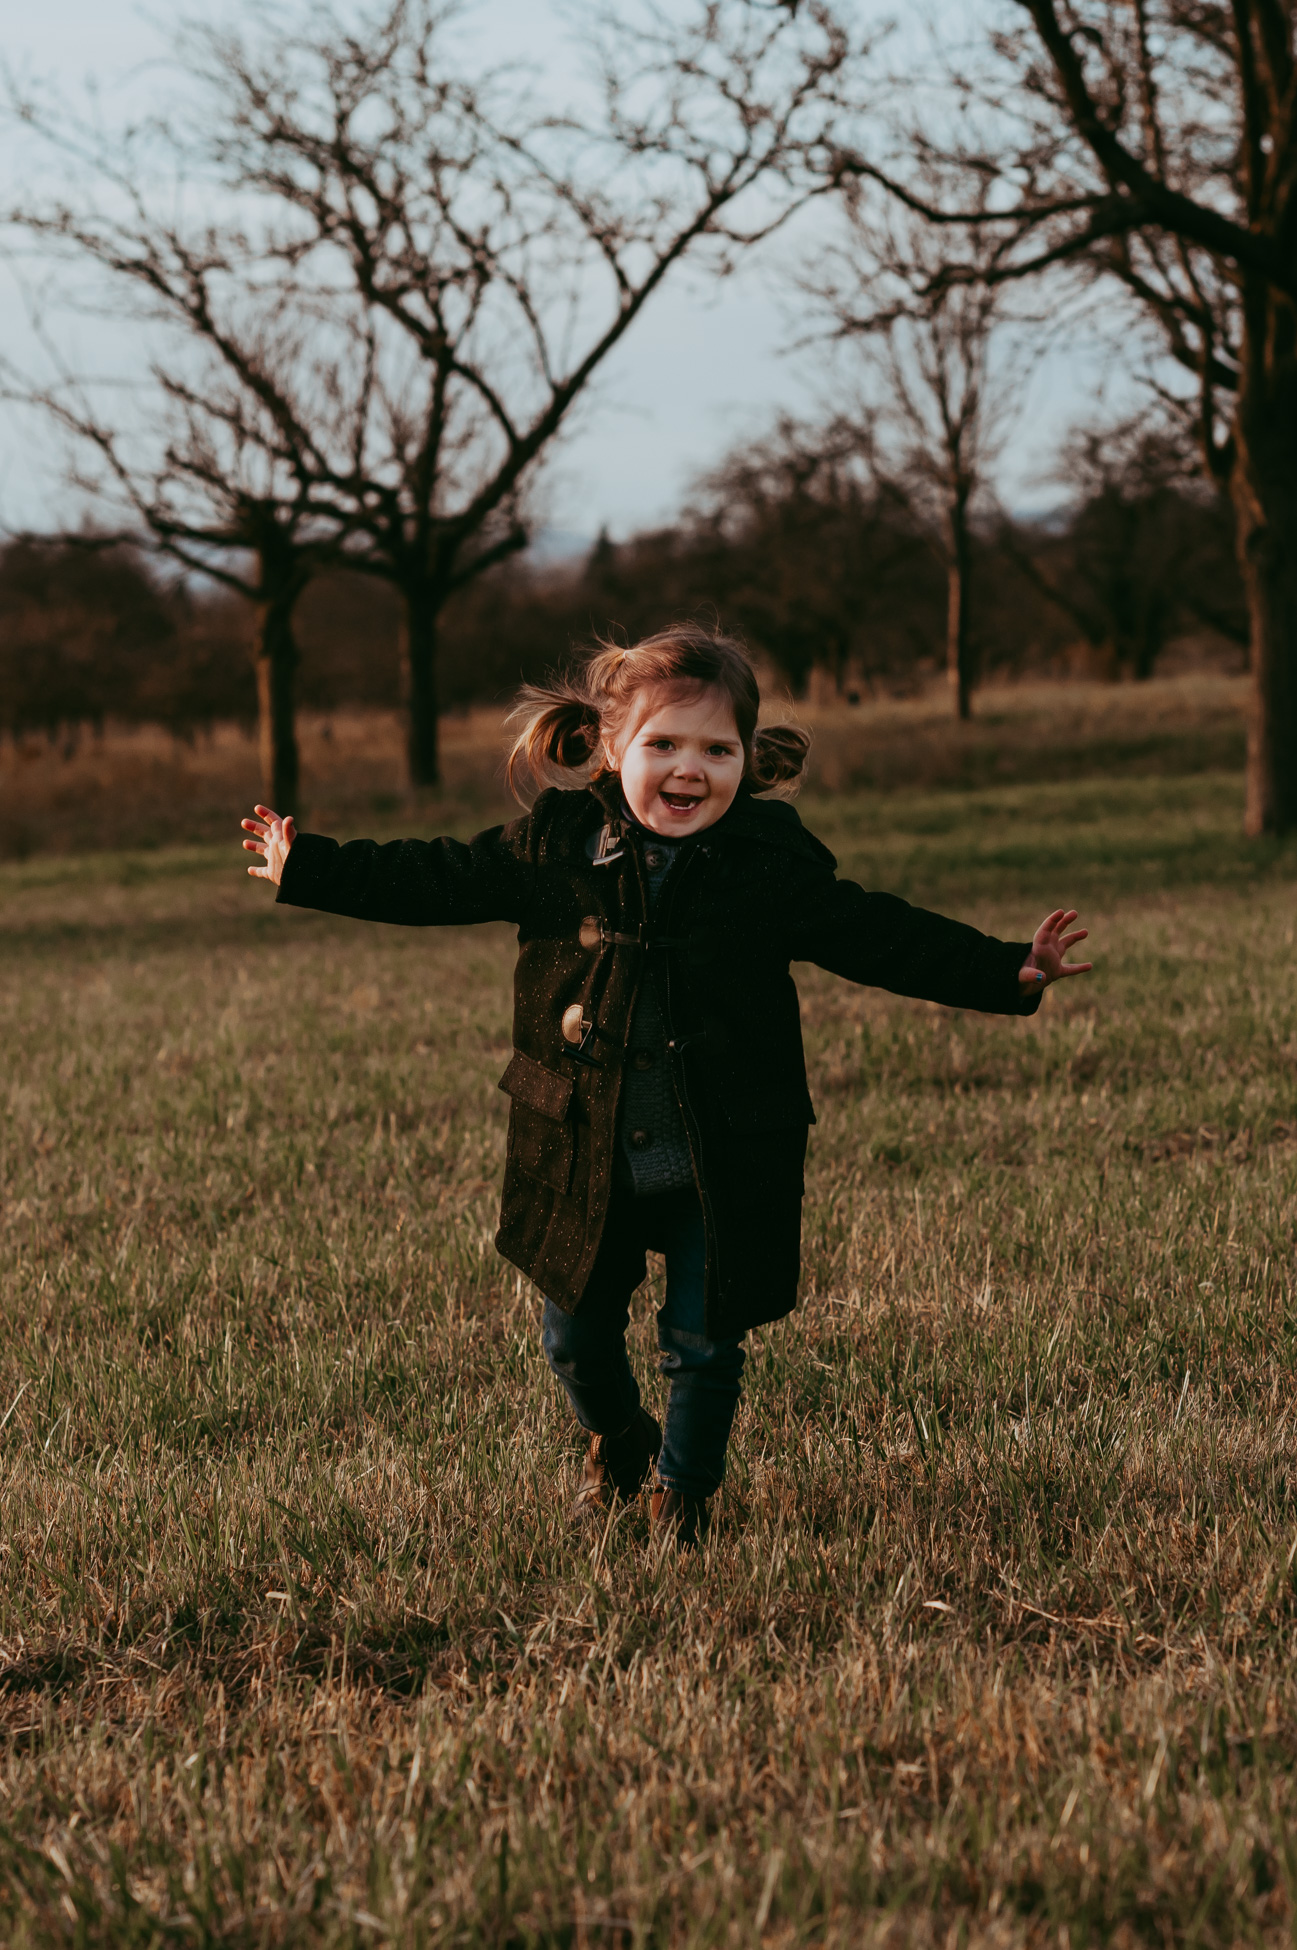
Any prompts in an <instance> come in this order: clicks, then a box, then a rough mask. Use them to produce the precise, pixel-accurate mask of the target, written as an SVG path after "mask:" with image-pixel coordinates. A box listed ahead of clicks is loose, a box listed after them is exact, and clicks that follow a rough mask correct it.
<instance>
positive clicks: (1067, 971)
mask: <svg viewBox="0 0 1297 1950" xmlns="http://www.w3.org/2000/svg"><path fill="white" fill-rule="evenodd" d="M1093 967H1094V963H1093V962H1092V961H1065V962H1064V963H1063V966H1062V967H1061V968H1060V969H1059V971H1058V974H1059V980H1060V981H1061V980H1062V978H1063V976H1064V975H1088V974H1089V973H1090V970H1091V969H1092V968H1093Z"/></svg>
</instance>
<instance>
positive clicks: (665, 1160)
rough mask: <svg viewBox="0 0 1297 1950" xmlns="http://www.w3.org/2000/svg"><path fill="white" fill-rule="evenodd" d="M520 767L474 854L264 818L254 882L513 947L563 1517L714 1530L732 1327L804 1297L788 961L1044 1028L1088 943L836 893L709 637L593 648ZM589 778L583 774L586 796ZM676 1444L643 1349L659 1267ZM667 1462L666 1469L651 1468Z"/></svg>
mask: <svg viewBox="0 0 1297 1950" xmlns="http://www.w3.org/2000/svg"><path fill="white" fill-rule="evenodd" d="M520 709H521V712H522V715H523V717H524V720H525V722H524V723H523V728H522V731H521V734H520V736H519V737H518V739H517V742H516V743H515V745H514V747H513V751H512V753H511V755H510V760H509V779H510V784H511V785H513V784H514V783H515V781H516V779H517V777H518V775H519V773H520V772H521V771H523V770H524V769H525V770H526V771H527V772H529V773H530V774H531V775H532V777H533V778H535V779H536V780H537V782H540V781H541V780H544V779H545V778H546V777H552V776H553V775H554V774H555V773H557V775H558V776H559V778H561V779H562V780H563V781H564V783H563V785H562V786H561V787H560V788H559V789H557V790H556V789H553V788H551V789H547V790H544V791H542V792H541V793H540V796H539V797H538V798H537V799H536V801H535V803H534V805H533V806H532V808H531V811H530V812H529V813H527V814H526V815H525V816H524V817H523V818H521V819H516V820H514V821H513V822H512V823H511V824H510V825H507V826H497V827H495V828H493V829H492V830H491V831H490V832H486V833H480V834H479V835H478V836H477V838H476V839H473V840H470V841H469V842H468V843H467V844H463V843H461V842H460V841H458V840H450V839H439V840H430V841H422V840H398V841H394V842H393V843H392V844H390V845H387V846H379V845H376V844H375V843H374V842H373V841H372V840H356V841H352V842H351V843H350V844H348V845H346V846H339V845H338V844H337V842H336V841H334V840H329V839H321V838H318V837H317V836H315V835H313V834H310V833H301V834H298V833H296V832H295V831H294V827H293V821H292V820H291V818H289V819H282V820H281V819H280V818H279V817H278V815H277V814H275V813H274V812H272V811H271V810H270V809H269V808H268V807H266V806H258V807H257V809H256V810H257V814H258V817H257V818H256V819H245V820H244V821H243V825H244V827H245V829H246V830H247V831H248V832H249V833H251V834H253V835H254V836H255V837H253V838H252V839H248V840H245V841H244V843H243V844H244V846H245V847H247V848H248V849H249V850H250V851H253V852H256V853H259V854H261V855H263V856H264V865H261V866H252V867H250V868H249V869H248V871H249V872H250V873H252V874H254V875H256V876H259V877H260V878H261V879H264V880H271V881H274V882H275V883H276V885H277V886H278V888H279V899H280V900H281V901H286V902H288V903H290V904H292V905H295V906H298V907H313V908H320V909H323V910H324V911H325V912H326V913H330V914H347V915H354V916H355V917H356V918H357V919H362V920H369V921H393V922H401V923H404V924H406V925H407V926H414V927H420V926H435V925H438V924H441V925H458V924H462V923H464V922H467V921H513V922H515V923H516V924H517V927H518V942H519V954H518V966H517V973H516V977H515V981H514V1032H513V1041H514V1054H513V1058H512V1060H511V1062H510V1064H509V1067H508V1068H507V1069H506V1071H505V1073H504V1075H503V1077H502V1078H501V1079H500V1088H501V1089H502V1090H504V1091H506V1092H507V1093H508V1096H509V1098H510V1100H511V1108H510V1114H509V1141H508V1154H507V1159H506V1163H505V1176H504V1192H503V1200H502V1209H501V1214H500V1230H499V1233H498V1235H497V1238H496V1244H497V1246H498V1248H499V1250H500V1252H501V1253H503V1254H504V1256H505V1258H506V1259H509V1260H512V1262H513V1263H514V1265H515V1266H519V1267H521V1268H522V1270H523V1272H524V1273H526V1274H528V1275H529V1277H530V1278H531V1279H532V1280H534V1281H535V1283H536V1285H537V1286H538V1287H539V1288H540V1290H541V1292H542V1293H543V1294H544V1295H545V1296H546V1299H545V1304H544V1316H543V1324H542V1344H543V1347H544V1350H545V1357H546V1359H547V1360H548V1362H549V1364H550V1367H551V1368H552V1369H553V1371H554V1373H555V1375H556V1376H557V1377H558V1379H559V1381H560V1382H561V1383H562V1386H563V1388H564V1389H565V1391H566V1393H567V1396H568V1399H569V1401H570V1402H571V1404H572V1408H573V1411H574V1413H575V1415H576V1418H577V1421H578V1422H579V1423H580V1424H581V1426H582V1428H583V1429H585V1430H586V1431H588V1433H589V1436H590V1442H589V1447H588V1450H587V1453H586V1457H585V1465H584V1473H583V1476H582V1480H581V1485H580V1488H579V1490H578V1493H577V1497H576V1502H575V1505H574V1506H573V1516H574V1517H575V1518H577V1519H580V1520H590V1519H592V1518H593V1519H595V1520H597V1521H599V1522H603V1521H604V1520H605V1519H606V1514H607V1512H608V1510H609V1509H610V1508H611V1506H612V1505H613V1504H614V1502H616V1501H618V1500H622V1499H629V1498H632V1497H634V1496H636V1495H638V1493H639V1492H640V1491H641V1490H642V1489H643V1488H644V1486H645V1484H646V1483H648V1482H649V1479H650V1477H651V1476H653V1477H654V1482H653V1488H652V1496H651V1499H650V1508H651V1516H652V1522H653V1526H654V1529H655V1531H657V1532H659V1533H660V1534H662V1535H664V1536H666V1537H668V1538H670V1539H674V1540H676V1541H678V1542H680V1543H682V1544H685V1545H688V1544H692V1543H693V1542H695V1541H696V1540H697V1539H698V1538H699V1537H700V1536H701V1535H702V1533H703V1531H704V1530H705V1528H706V1520H707V1504H708V1499H709V1497H710V1496H711V1495H712V1493H713V1492H714V1491H715V1490H716V1489H717V1488H718V1487H719V1485H720V1482H721V1478H722V1476H723V1474H724V1469H725V1450H726V1445H727V1443H728V1440H729V1434H730V1426H731V1423H732V1422H733V1419H734V1412H735V1409H736V1407H737V1404H738V1398H739V1378H740V1375H741V1374H742V1370H743V1361H744V1351H743V1346H742V1342H743V1336H744V1334H745V1332H746V1331H747V1329H748V1328H750V1327H756V1326H758V1325H760V1324H761V1323H762V1322H764V1321H770V1320H778V1319H779V1318H780V1317H781V1316H782V1315H784V1314H786V1313H788V1312H790V1310H791V1309H792V1307H793V1306H794V1305H795V1303H796V1298H797V1280H798V1270H799V1257H800V1243H801V1201H802V1191H803V1184H802V1166H803V1161H804V1158H805V1154H806V1140H807V1127H808V1126H809V1125H810V1124H811V1123H813V1121H814V1116H815V1113H814V1111H813V1110H812V1108H811V1100H810V1096H809V1093H808V1091H807V1087H806V1069H805V1064H804V1060H803V1056H802V1037H801V1022H800V1016H799V1011H798V1000H797V990H796V988H795V986H794V984H793V980H792V977H791V975H790V973H789V964H790V962H794V961H813V962H818V963H819V964H820V966H821V967H822V968H828V969H832V970H833V971H834V972H835V973H836V974H839V975H843V976H845V977H846V978H847V980H848V981H853V982H864V983H870V984H873V985H874V986H876V987H878V988H884V989H890V990H892V991H893V992H895V993H897V994H900V995H914V996H922V997H925V998H926V999H927V1000H929V1001H932V1002H941V1003H945V1004H946V1005H947V1006H948V1007H951V1008H961V1009H983V1010H990V1011H993V1012H997V1013H1000V1014H1003V1015H1030V1014H1032V1013H1033V1012H1034V1010H1035V1009H1036V1008H1037V1007H1038V1005H1039V1002H1040V997H1041V994H1042V992H1043V991H1044V989H1045V988H1046V987H1048V985H1049V984H1050V983H1051V982H1055V981H1058V980H1059V979H1060V978H1061V977H1063V976H1067V975H1079V974H1081V973H1083V972H1084V970H1085V969H1087V968H1089V966H1090V964H1089V963H1088V962H1084V963H1079V964H1073V965H1068V964H1066V963H1065V961H1064V955H1065V954H1066V952H1067V950H1068V949H1069V948H1070V947H1071V946H1072V944H1073V943H1075V942H1077V941H1080V940H1082V939H1083V938H1084V935H1085V930H1084V929H1081V928H1078V929H1076V930H1074V931H1071V932H1069V929H1070V928H1071V924H1072V922H1073V921H1074V920H1075V919H1076V915H1075V913H1074V912H1070V911H1069V912H1065V911H1063V910H1062V909H1058V910H1056V911H1055V912H1054V913H1052V914H1051V915H1050V916H1049V918H1048V919H1047V920H1046V921H1044V922H1042V924H1041V926H1040V928H1039V929H1038V930H1037V932H1036V937H1035V940H1034V941H1032V942H1029V943H1028V942H1005V941H996V940H993V939H992V938H991V937H990V936H988V935H984V934H979V933H978V932H977V930H976V929H975V928H970V927H966V926H964V925H963V924H962V923H960V922H958V921H949V920H945V919H943V918H942V916H940V915H937V914H929V913H926V912H924V910H923V909H921V908H916V907H910V906H908V905H907V904H906V903H905V902H904V901H903V900H900V899H898V898H897V897H896V896H894V895H891V894H871V893H866V892H865V891H864V889H863V888H861V887H859V886H857V885H855V883H854V882H852V881H846V880H838V879H837V878H836V877H835V862H834V859H833V855H832V854H831V853H830V852H829V851H828V849H827V847H824V846H822V845H821V844H820V842H819V841H818V840H817V839H814V838H813V837H812V836H811V834H810V833H808V832H807V831H806V829H805V827H804V826H803V825H802V823H801V821H800V820H799V818H798V817H797V814H796V813H795V812H794V811H793V809H792V807H791V806H789V805H786V804H783V803H781V802H780V801H779V800H778V799H769V798H761V797H758V796H757V795H758V794H761V793H765V792H767V791H769V790H770V789H771V788H774V789H776V790H778V789H780V788H783V789H785V790H786V789H788V788H790V787H792V786H793V785H794V784H795V783H796V781H797V780H798V779H799V778H800V776H801V773H802V768H803V766H804V764H805V760H806V751H807V746H808V743H809V740H808V739H807V736H806V734H805V733H804V732H802V731H799V730H796V729H794V728H792V727H789V726H772V727H769V728H767V729H764V730H761V731H758V729H757V709H758V695H757V685H756V679H755V677H754V674H753V670H752V665H751V663H750V662H749V660H748V658H747V656H746V654H745V652H744V651H743V650H742V649H741V648H740V647H739V645H737V644H736V643H733V642H731V641H730V640H729V639H727V638H726V637H723V636H719V635H712V634H710V633H709V632H707V631H705V630H703V629H701V628H698V627H696V626H692V625H689V626H685V627H682V628H678V629H672V630H667V631H664V632H663V633H662V634H661V635H658V636H653V637H649V638H648V639H646V641H644V642H642V643H638V644H636V645H634V646H633V647H632V648H630V649H616V648H611V649H610V648H605V649H602V650H601V651H600V652H599V653H598V654H596V655H594V656H593V657H592V658H591V659H590V661H589V662H588V663H587V664H586V666H585V668H584V669H583V671H582V672H581V674H580V676H579V677H577V678H576V679H575V680H573V681H571V682H567V683H555V684H552V685H550V686H548V687H547V688H544V689H541V690H530V689H529V690H527V691H526V692H524V694H523V704H522V706H521V707H520ZM583 779H584V781H585V782H584V783H583V782H582V781H583ZM650 1251H653V1252H660V1253H663V1254H664V1255H665V1258H666V1298H665V1303H664V1305H663V1307H662V1310H661V1312H660V1313H659V1314H658V1317H657V1332H658V1346H659V1348H660V1350H661V1368H662V1371H663V1372H664V1373H665V1374H667V1375H668V1376H669V1377H670V1385H669V1389H668V1397H667V1410H666V1420H665V1426H664V1427H659V1425H658V1423H657V1421H656V1420H655V1419H654V1417H653V1416H652V1415H651V1414H650V1413H649V1412H648V1410H647V1409H646V1408H644V1407H643V1406H642V1405H641V1401H640V1391H639V1386H638V1384H637V1382H636V1379H635V1376H634V1374H633V1372H632V1371H631V1367H630V1364H629V1362H628V1360H627V1357H626V1344H625V1333H626V1327H627V1324H628V1320H629V1310H630V1300H631V1295H632V1294H633V1293H634V1291H635V1289H636V1287H638V1286H639V1285H640V1283H641V1281H642V1280H643V1279H644V1277H645V1273H646V1265H645V1254H646V1253H648V1252H650ZM655 1466H656V1467H655Z"/></svg>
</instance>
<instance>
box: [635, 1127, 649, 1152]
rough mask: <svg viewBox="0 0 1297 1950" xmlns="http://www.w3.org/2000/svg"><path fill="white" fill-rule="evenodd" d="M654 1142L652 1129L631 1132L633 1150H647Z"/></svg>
mask: <svg viewBox="0 0 1297 1950" xmlns="http://www.w3.org/2000/svg"><path fill="white" fill-rule="evenodd" d="M652 1142H653V1133H652V1131H632V1132H631V1134H630V1143H631V1150H632V1151H647V1150H648V1148H649V1146H650V1144H652Z"/></svg>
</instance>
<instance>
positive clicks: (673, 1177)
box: [618, 832, 694, 1198]
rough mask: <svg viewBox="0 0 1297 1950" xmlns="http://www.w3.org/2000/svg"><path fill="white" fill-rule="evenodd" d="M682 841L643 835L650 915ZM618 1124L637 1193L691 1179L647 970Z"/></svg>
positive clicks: (625, 1168) (624, 1164) (670, 1188)
mask: <svg viewBox="0 0 1297 1950" xmlns="http://www.w3.org/2000/svg"><path fill="white" fill-rule="evenodd" d="M681 844H682V842H680V841H678V840H677V841H672V840H664V839H661V838H660V837H659V836H658V835H657V834H656V833H653V832H645V834H644V877H645V880H646V882H647V886H648V901H649V913H650V915H651V914H652V913H653V912H654V911H655V910H656V908H657V906H658V903H659V899H660V896H661V893H662V889H663V888H664V887H665V885H666V883H667V880H668V878H669V876H670V873H671V869H672V867H673V865H674V863H675V858H676V854H677V853H678V851H679V849H680V846H681ZM619 1124H620V1130H619V1134H618V1135H619V1138H620V1144H619V1152H620V1163H621V1168H622V1169H621V1175H622V1176H623V1178H628V1179H629V1182H630V1184H631V1185H633V1186H634V1189H635V1195H636V1197H637V1198H647V1197H650V1196H651V1195H652V1194H654V1193H656V1192H675V1191H681V1190H683V1189H684V1188H685V1187H686V1186H688V1185H692V1184H693V1182H694V1168H693V1158H692V1156H691V1153H690V1150H689V1136H688V1133H687V1131H686V1130H685V1121H684V1117H683V1115H682V1113H681V1110H680V1100H679V1098H678V1097H677V1095H676V1086H675V1079H674V1077H673V1076H672V1074H671V1053H670V1051H669V1050H668V1048H667V1034H666V1024H665V1022H664V1021H663V1019H662V1004H661V999H660V997H659V995H658V992H657V987H656V985H655V983H654V980H653V975H652V972H651V971H646V972H645V975H644V979H643V981H642V983H641V984H640V991H639V997H638V999H637V1001H636V1004H635V1010H634V1014H633V1015H632V1017H631V1025H630V1036H629V1039H628V1041H627V1046H626V1070H625V1074H624V1077H623V1079H622V1092H621V1109H620V1113H619Z"/></svg>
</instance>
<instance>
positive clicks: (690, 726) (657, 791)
mask: <svg viewBox="0 0 1297 1950" xmlns="http://www.w3.org/2000/svg"><path fill="white" fill-rule="evenodd" d="M604 755H605V758H606V760H607V763H608V765H609V766H610V767H611V769H612V770H613V771H614V772H618V773H620V775H621V789H622V792H623V793H624V795H625V798H626V804H627V805H628V806H629V807H630V809H631V811H632V812H633V813H634V815H635V817H636V819H638V821H639V822H640V824H641V826H647V827H649V828H650V830H651V831H652V832H654V833H663V834H669V835H670V836H671V837H672V838H677V837H678V838H684V837H686V836H687V835H688V834H690V833H701V832H703V831H704V830H705V829H706V828H707V827H708V826H714V825H715V824H716V821H717V820H718V819H719V818H720V817H721V815H722V813H725V812H728V811H729V809H730V807H731V806H732V805H733V803H734V795H735V793H736V792H737V791H738V789H739V785H740V783H741V781H742V778H743V768H744V763H745V760H744V753H743V743H742V740H741V739H740V737H739V728H738V726H737V724H736V723H735V722H734V707H733V705H732V704H731V703H730V701H729V698H728V697H727V696H726V695H725V693H724V691H720V690H712V689H705V688H703V687H702V686H699V687H698V688H696V689H694V690H689V691H678V690H669V691H664V690H656V691H647V692H645V693H644V696H643V697H642V699H641V700H639V701H638V703H637V705H636V706H635V707H634V708H632V710H631V713H630V716H629V717H628V718H627V720H626V723H625V724H624V725H623V726H622V729H621V733H620V736H619V737H618V738H617V739H616V741H615V742H614V741H612V740H609V739H605V740H604Z"/></svg>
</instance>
